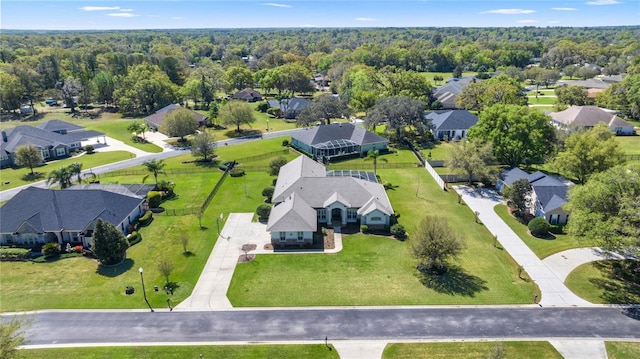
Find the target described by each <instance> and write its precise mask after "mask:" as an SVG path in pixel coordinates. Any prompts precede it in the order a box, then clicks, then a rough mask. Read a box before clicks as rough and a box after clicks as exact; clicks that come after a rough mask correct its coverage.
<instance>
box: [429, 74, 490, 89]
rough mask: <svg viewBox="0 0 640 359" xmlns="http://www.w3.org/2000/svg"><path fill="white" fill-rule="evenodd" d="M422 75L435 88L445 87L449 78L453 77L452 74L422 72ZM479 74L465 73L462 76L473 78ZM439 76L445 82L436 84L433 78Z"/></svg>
mask: <svg viewBox="0 0 640 359" xmlns="http://www.w3.org/2000/svg"><path fill="white" fill-rule="evenodd" d="M420 74H421V75H422V76H424V77H425V78H426V79H427V80H429V81H431V83H432V84H433V85H434V86H440V85H443V84H444V83H445V82H446V81H447V79H448V78H450V77H453V74H452V73H451V72H421V73H420ZM477 74H478V73H477V72H463V73H462V76H471V75H477ZM437 75H439V76H441V77H442V78H443V80H442V81H439V82H435V81H434V80H433V77H434V76H437Z"/></svg>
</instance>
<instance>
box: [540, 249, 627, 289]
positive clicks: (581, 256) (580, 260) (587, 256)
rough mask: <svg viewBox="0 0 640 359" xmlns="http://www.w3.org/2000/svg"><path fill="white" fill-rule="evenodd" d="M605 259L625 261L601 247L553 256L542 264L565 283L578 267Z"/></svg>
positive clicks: (574, 250) (575, 250)
mask: <svg viewBox="0 0 640 359" xmlns="http://www.w3.org/2000/svg"><path fill="white" fill-rule="evenodd" d="M604 259H625V257H624V256H621V255H619V254H617V253H606V252H605V251H604V250H603V249H602V248H599V247H591V248H574V249H568V250H566V251H562V252H560V253H556V254H552V255H550V256H548V257H547V258H545V259H543V260H542V262H543V263H544V264H545V265H546V266H547V267H549V268H550V269H551V270H552V271H553V273H555V274H556V276H558V278H560V280H562V281H563V282H564V281H565V280H566V279H567V276H568V275H569V273H571V272H572V271H573V270H574V269H576V268H577V267H578V266H580V265H582V264H585V263H589V262H595V261H601V260H604Z"/></svg>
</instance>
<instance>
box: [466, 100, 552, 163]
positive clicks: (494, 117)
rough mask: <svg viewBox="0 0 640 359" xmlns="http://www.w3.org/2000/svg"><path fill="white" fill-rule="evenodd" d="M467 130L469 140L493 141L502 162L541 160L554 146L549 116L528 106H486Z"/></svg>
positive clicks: (494, 152) (496, 155)
mask: <svg viewBox="0 0 640 359" xmlns="http://www.w3.org/2000/svg"><path fill="white" fill-rule="evenodd" d="M478 118H479V120H478V123H477V124H476V125H475V126H473V127H471V129H470V130H469V135H468V137H469V140H471V141H476V140H477V141H480V142H481V143H489V142H490V143H492V144H493V154H494V156H495V157H496V159H497V160H498V162H499V163H501V164H506V165H510V166H518V165H520V164H532V163H540V162H542V161H543V160H544V158H545V156H546V155H547V154H548V153H550V152H551V150H552V149H553V140H554V131H553V127H552V126H551V125H550V124H549V121H550V118H549V116H547V115H545V114H544V113H542V112H541V111H539V110H537V109H534V108H529V107H527V106H518V105H504V104H498V105H494V106H491V107H488V108H486V109H485V110H484V111H482V112H481V113H480V116H478Z"/></svg>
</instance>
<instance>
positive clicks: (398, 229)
mask: <svg viewBox="0 0 640 359" xmlns="http://www.w3.org/2000/svg"><path fill="white" fill-rule="evenodd" d="M390 232H391V234H392V235H393V236H394V237H396V238H398V239H403V238H405V237H406V236H407V232H406V231H405V230H404V226H403V225H401V224H399V223H396V224H394V225H393V226H391V228H390Z"/></svg>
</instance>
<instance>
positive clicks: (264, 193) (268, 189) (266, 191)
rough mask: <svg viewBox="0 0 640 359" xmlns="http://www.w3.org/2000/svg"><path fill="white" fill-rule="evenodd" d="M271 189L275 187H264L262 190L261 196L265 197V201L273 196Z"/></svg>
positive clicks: (273, 189)
mask: <svg viewBox="0 0 640 359" xmlns="http://www.w3.org/2000/svg"><path fill="white" fill-rule="evenodd" d="M273 191H275V188H273V187H271V186H269V187H265V189H263V190H262V197H267V202H271V197H272V196H273Z"/></svg>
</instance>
